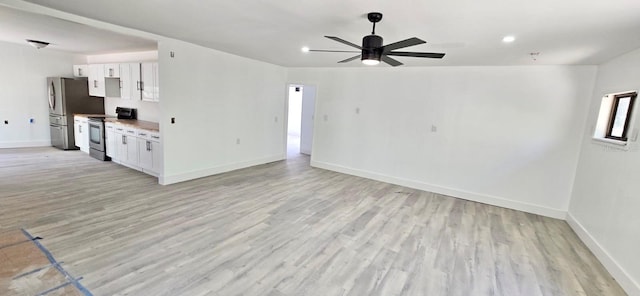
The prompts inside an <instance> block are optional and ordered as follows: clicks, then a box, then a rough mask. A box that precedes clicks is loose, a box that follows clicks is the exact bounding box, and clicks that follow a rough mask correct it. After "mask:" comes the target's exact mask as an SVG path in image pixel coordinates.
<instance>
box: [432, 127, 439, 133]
mask: <svg viewBox="0 0 640 296" xmlns="http://www.w3.org/2000/svg"><path fill="white" fill-rule="evenodd" d="M437 131H438V127H437V126H435V125H432V126H431V132H432V133H435V132H437Z"/></svg>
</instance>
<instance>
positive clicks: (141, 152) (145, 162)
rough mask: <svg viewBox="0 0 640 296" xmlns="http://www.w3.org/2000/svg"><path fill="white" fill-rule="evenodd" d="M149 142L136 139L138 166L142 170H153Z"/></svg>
mask: <svg viewBox="0 0 640 296" xmlns="http://www.w3.org/2000/svg"><path fill="white" fill-rule="evenodd" d="M151 149H152V147H151V141H149V140H147V139H143V138H138V156H139V159H138V164H139V165H140V167H141V168H142V169H143V170H151V169H152V168H153V153H152V150H151Z"/></svg>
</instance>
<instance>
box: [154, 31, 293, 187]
mask: <svg viewBox="0 0 640 296" xmlns="http://www.w3.org/2000/svg"><path fill="white" fill-rule="evenodd" d="M170 51H173V52H175V58H171V57H169V52H170ZM158 53H159V67H160V74H159V75H160V86H161V93H162V95H161V97H162V98H161V100H160V114H161V116H160V130H161V132H162V137H163V145H164V175H163V176H161V177H160V182H161V183H163V184H168V183H174V182H179V181H183V180H188V179H193V178H198V177H203V176H207V175H211V174H216V173H221V172H225V171H229V170H233V169H238V168H242V167H247V166H251V165H256V164H261V163H266V162H271V161H276V160H279V159H283V158H284V154H283V151H284V146H283V145H284V141H283V139H284V136H285V135H284V122H286V120H285V118H284V116H285V114H284V111H285V107H284V106H285V98H286V93H285V91H286V89H287V87H286V69H285V68H282V67H279V66H274V65H271V64H267V63H263V62H258V61H254V60H250V59H246V58H242V57H238V56H234V55H231V54H226V53H222V52H219V51H215V50H212V49H208V48H204V47H200V46H197V45H193V44H190V43H186V42H182V41H177V40H173V39H161V40H160V42H159V52H158ZM172 117H175V124H171V123H170V121H171V118H172ZM238 141H239V144H238V143H237V142H238Z"/></svg>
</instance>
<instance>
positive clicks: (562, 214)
mask: <svg viewBox="0 0 640 296" xmlns="http://www.w3.org/2000/svg"><path fill="white" fill-rule="evenodd" d="M311 166H313V167H317V168H321V169H326V170H330V171H335V172H339V173H344V174H348V175H354V176H358V177H362V178H367V179H372V180H376V181H380V182H386V183H391V184H396V185H400V186H405V187H410V188H414V189H419V190H424V191H429V192H434V193H438V194H443V195H448V196H452V197H457V198H461V199H466V200H470V201H476V202H480V203H485V204H490V205H494V206H498V207H503V208H508V209H514V210H518V211H523V212H527V213H533V214H537V215H542V216H546V217H551V218H556V219H562V220H564V219H565V218H566V216H567V212H566V211H563V210H558V209H553V208H548V207H544V206H540V205H535V204H530V203H525V202H520V201H514V200H509V199H506V198H501V197H496V196H490V195H485V194H479V193H475V192H469V191H464V190H458V189H453V188H447V187H443V186H438V185H433V184H427V183H424V182H420V181H414V180H407V179H402V178H397V177H392V176H388V175H383V174H379V173H373V172H369V171H364V170H359V169H352V168H348V167H344V166H340V165H335V164H331V163H326V162H320V161H314V160H311Z"/></svg>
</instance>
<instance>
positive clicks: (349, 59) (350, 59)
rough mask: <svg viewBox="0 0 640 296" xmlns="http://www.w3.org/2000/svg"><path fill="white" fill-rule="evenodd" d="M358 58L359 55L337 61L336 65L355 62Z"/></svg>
mask: <svg viewBox="0 0 640 296" xmlns="http://www.w3.org/2000/svg"><path fill="white" fill-rule="evenodd" d="M359 58H360V55H357V56H355V57H350V58H348V59H346V60H342V61H339V62H338V63H346V62H351V61H353V60H356V59H359Z"/></svg>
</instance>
